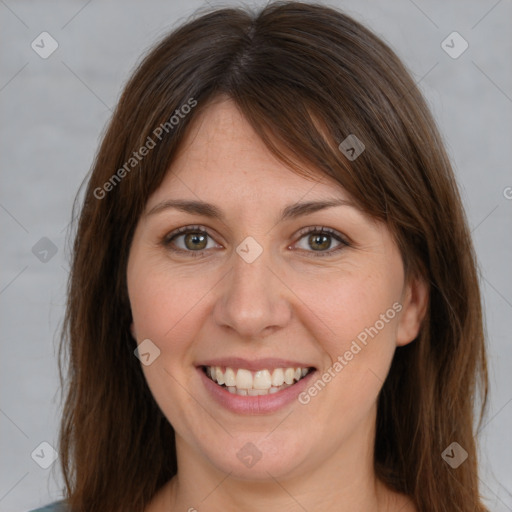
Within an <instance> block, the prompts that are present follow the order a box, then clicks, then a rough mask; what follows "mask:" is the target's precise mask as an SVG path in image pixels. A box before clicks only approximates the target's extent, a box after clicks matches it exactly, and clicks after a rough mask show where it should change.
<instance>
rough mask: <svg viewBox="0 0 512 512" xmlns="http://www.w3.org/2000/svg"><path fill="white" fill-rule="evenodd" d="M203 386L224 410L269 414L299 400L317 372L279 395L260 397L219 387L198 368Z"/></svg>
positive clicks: (279, 392) (313, 372)
mask: <svg viewBox="0 0 512 512" xmlns="http://www.w3.org/2000/svg"><path fill="white" fill-rule="evenodd" d="M197 370H198V372H199V375H200V377H201V379H202V381H203V384H204V386H205V388H206V389H207V391H208V392H209V393H210V395H211V396H212V397H213V399H214V400H215V401H216V402H217V403H218V404H219V405H221V406H223V407H224V408H226V409H228V410H229V411H231V412H235V413H237V414H268V413H272V412H275V411H278V410H279V409H282V408H284V407H286V406H287V405H288V404H290V403H292V402H293V401H294V400H297V396H298V395H299V394H300V393H302V392H303V391H304V390H305V389H306V388H307V386H308V383H309V381H310V380H311V379H312V378H313V376H314V374H315V373H316V371H312V372H310V373H308V374H307V375H306V376H305V377H303V378H302V379H300V380H299V382H296V383H295V384H293V385H292V386H289V387H287V388H286V389H283V390H281V391H278V392H277V393H272V394H268V395H258V396H241V395H235V394H233V393H231V392H230V391H228V389H227V388H224V387H222V386H219V385H218V384H217V383H215V382H213V380H211V379H210V378H209V377H207V376H206V374H205V373H204V371H203V370H202V368H197Z"/></svg>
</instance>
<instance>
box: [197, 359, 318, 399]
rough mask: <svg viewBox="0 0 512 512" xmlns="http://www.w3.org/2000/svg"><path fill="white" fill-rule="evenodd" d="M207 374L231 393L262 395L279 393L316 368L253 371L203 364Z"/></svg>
mask: <svg viewBox="0 0 512 512" xmlns="http://www.w3.org/2000/svg"><path fill="white" fill-rule="evenodd" d="M201 369H202V370H203V372H204V373H205V374H206V376H207V377H208V378H209V379H210V380H212V381H213V382H215V383H216V384H217V385H219V386H220V387H223V388H225V389H227V391H229V392H230V393H232V394H234V395H240V396H262V395H270V394H273V393H278V392H279V391H282V390H283V389H286V388H289V387H290V386H293V385H294V384H296V383H297V382H299V381H300V380H301V379H303V378H304V377H306V376H307V375H309V374H310V373H311V372H313V371H314V370H315V368H313V367H308V368H303V367H295V368H294V367H288V368H274V369H273V370H266V369H263V370H258V371H255V372H252V371H250V370H247V369H245V368H231V367H229V366H228V367H225V368H223V367H220V366H202V367H201Z"/></svg>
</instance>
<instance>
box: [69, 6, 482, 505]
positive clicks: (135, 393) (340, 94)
mask: <svg viewBox="0 0 512 512" xmlns="http://www.w3.org/2000/svg"><path fill="white" fill-rule="evenodd" d="M220 95H227V96H228V97H230V98H231V99H232V100H233V101H234V102H235V103H236V105H237V106H238V108H239V109H240V110H241V112H242V113H243V115H244V116H245V118H246V119H247V120H248V122H249V123H250V124H251V125H252V126H253V128H254V130H255V131H256V132H257V133H258V135H259V136H260V137H261V139H262V141H263V142H264V143H265V144H266V146H267V147H268V148H269V150H270V151H272V152H273V154H275V155H276V156H277V157H278V158H279V159H280V160H281V161H282V162H283V163H285V164H286V165H288V166H289V167H290V170H291V172H299V173H304V174H308V173H309V174H312V173H313V174H315V173H316V174H318V173H324V174H325V175H328V176H330V177H332V178H334V179H335V180H337V182H338V183H339V184H340V185H341V186H342V187H344V189H345V190H346V191H348V193H349V194H351V196H352V198H353V199H354V200H355V201H356V202H357V203H358V204H359V206H360V207H361V208H363V210H364V211H365V212H366V213H368V214H369V215H370V216H371V217H372V218H375V219H379V220H381V221H383V222H385V223H386V225H387V226H388V228H389V229H390V230H391V232H392V234H393V236H394V239H395V241H396V243H397V245H398V247H399V248H400V251H401V254H402V258H403V261H404V265H405V269H406V273H407V276H411V275H417V276H421V277H422V278H423V279H425V281H426V282H427V283H428V285H429V289H430V296H429V304H428V308H427V313H426V317H425V319H424V321H423V324H422V328H421V331H420V334H419V335H418V337H417V339H416V340H414V341H413V342H412V343H410V344H408V345H406V346H404V347H399V348H397V349H396V352H395V356H394V359H393V362H392V365H391V368H390V372H389V375H388V377H387V379H386V381H385V383H384V385H383V388H382V391H381V393H380V395H379V398H378V408H377V428H376V438H375V452H374V453H375V456H374V467H375V471H376V474H377V476H378V478H380V479H381V480H382V481H383V482H385V483H386V484H387V485H388V486H389V487H391V488H392V489H394V490H396V491H398V492H402V493H405V494H407V495H408V496H409V497H410V498H411V499H412V500H413V502H414V503H415V505H416V506H417V508H418V510H419V511H421V512H426V511H429V512H448V511H449V512H470V511H471V512H475V511H484V510H485V508H484V506H483V505H482V504H481V501H480V497H479V491H478V475H477V471H478V466H477V453H476V448H475V440H474V429H475V428H476V425H475V421H474V420H475V412H478V411H475V409H476V407H475V405H476V404H478V405H479V406H480V414H479V420H480V421H482V415H483V412H484V410H485V404H486V398H487V385H488V384H487V382H488V377H487V366H486V354H485V345H484V333H483V326H482V311H481V298H480V290H479V284H478V278H477V271H476V261H475V255H474V250H473V246H472V242H471V239H470V233H469V230H468V224H467V220H466V217H465V213H464V210H463V207H462V203H461V198H460V196H459V192H458V188H457V185H456V182H455V178H454V175H453V171H452V168H451V165H450V162H449V159H448V156H447V154H446V152H445V149H444V147H443V143H442V140H441V137H440V135H439V133H438V130H437V128H436V125H435V122H434V120H433V118H432V116H431V114H430V112H429V109H428V107H427V105H426V103H425V101H424V99H423V97H422V95H421V93H420V92H419V90H418V88H417V87H416V85H415V83H414V81H413V79H412V78H411V76H410V75H409V73H408V71H407V70H406V69H405V67H404V66H403V64H402V63H401V62H400V60H399V59H398V58H397V56H396V55H395V54H394V53H393V51H392V50H391V49H390V48H389V47H388V46H387V45H386V44H385V43H384V42H383V41H381V40H380V39H379V38H378V37H376V36H375V35H374V34H373V33H372V32H370V31H369V30H367V29H366V28H364V27H363V26H361V25H360V24H359V23H358V22H356V21H355V20H353V19H352V18H350V17H348V16H346V15H344V14H343V13H341V12H339V11H337V10H334V9H331V8H328V7H325V6H321V5H316V4H309V3H301V2H277V3H272V4H270V5H268V6H266V7H265V8H263V9H262V10H261V11H259V12H256V13H253V12H251V11H246V10H244V9H235V8H224V9H217V10H213V11H208V12H202V13H200V14H199V15H196V16H195V17H194V18H193V19H192V20H190V21H188V22H187V23H185V24H183V25H182V26H180V27H178V28H177V29H176V30H174V31H173V32H172V33H170V34H169V35H167V36H166V37H165V38H164V39H163V40H162V41H161V42H160V43H159V44H158V45H157V46H155V47H154V48H153V49H152V50H151V51H150V52H149V54H148V55H147V56H146V57H145V58H144V59H143V60H142V61H141V63H140V64H139V66H138V67H137V69H136V70H135V72H134V74H133V75H132V77H131V79H130V80H129V81H128V83H127V85H126V87H125V89H124V91H123V93H122V96H121V98H120V100H119V103H118V105H117V107H116V109H115V112H114V114H113V116H112V119H111V121H110V124H109V126H108V128H107V130H106V132H105V134H104V137H103V140H102V143H101V146H100V148H99V151H98V153H97V155H96V159H95V162H94V165H93V168H92V171H91V173H90V176H89V178H88V182H87V186H86V189H85V194H84V197H83V200H81V201H80V204H78V202H77V203H75V207H76V208H78V207H80V214H79V220H78V225H77V232H76V237H75V240H74V245H73V254H72V262H71V273H70V278H69V284H68V303H67V310H66V316H65V321H64V326H63V336H62V341H61V345H60V352H59V354H60V357H59V370H60V377H61V386H62V390H63V394H65V403H64V407H63V416H62V423H61V428H60V438H59V451H60V461H61V468H62V471H63V475H64V479H65V485H66V496H65V497H66V498H67V501H68V503H69V505H70V506H71V509H72V510H73V512H82V511H83V512H91V511H94V512H96V511H103V510H104V511H109V512H126V511H136V512H139V511H140V512H142V510H143V509H144V506H145V505H147V504H148V503H149V501H150V500H151V498H152V497H153V496H154V494H155V493H156V491H157V490H158V489H159V488H160V487H161V486H162V485H163V484H164V483H165V482H167V481H168V480H169V479H170V478H172V477H173V476H174V475H175V474H176V472H177V461H176V452H175V443H174V430H173V428H172V426H171V425H170V424H169V422H168V421H167V419H166V418H165V417H164V415H163V413H162V412H161V411H160V409H159V407H158V405H157V404H156V402H155V400H154V399H153V397H152V394H151V392H150V390H149V388H148V386H147V384H146V381H145V378H144V376H143V373H142V370H141V366H140V362H139V361H138V359H137V358H136V357H135V356H134V350H135V348H136V342H135V341H134V339H133V338H132V336H131V334H130V324H131V312H130V304H129V301H128V294H127V287H126V267H127V259H128V254H129V250H130V244H131V240H132V237H133V233H134V229H135V226H136V224H137V222H138V219H139V217H140V215H141V213H142V211H143V209H144V207H145V204H146V201H147V199H148V197H149V196H150V194H151V193H152V192H153V191H154V190H156V189H157V188H158V186H159V185H160V183H161V182H162V180H163V178H164V176H165V174H166V173H167V172H168V170H169V169H171V172H172V162H173V158H174V156H175V155H176V154H177V151H178V150H179V149H180V147H181V146H180V144H181V141H182V140H183V138H184V136H185V134H186V133H187V127H189V126H190V123H191V122H192V121H193V120H194V119H197V118H198V117H199V116H200V115H201V112H203V111H204V109H205V108H206V107H207V106H208V105H209V104H211V102H212V101H214V100H215V98H218V97H220ZM186 105H187V107H185V106H186ZM173 116H174V118H173ZM178 118H179V119H178ZM349 136H352V137H354V136H355V137H357V139H358V140H359V141H361V142H362V143H363V144H364V147H365V150H364V151H363V152H362V153H361V154H360V155H359V157H358V158H356V159H353V158H350V156H351V154H349V153H347V152H346V151H342V149H343V147H344V146H343V145H341V146H340V143H342V142H343V141H345V140H346V139H347V137H349ZM349 140H356V139H353V138H352V139H349ZM143 147H145V148H146V150H145V151H143V150H142V149H141V148H143ZM340 147H341V148H342V149H340ZM142 153H144V155H142ZM352 153H353V152H352ZM63 374H65V376H64V377H63ZM452 442H457V443H458V444H459V445H460V446H461V447H462V448H463V449H464V450H465V451H466V452H467V454H468V458H467V460H465V461H464V462H463V463H462V464H461V465H460V466H459V467H458V468H456V469H454V468H452V467H451V466H450V465H449V464H448V463H447V462H446V461H445V460H444V459H445V458H446V457H445V458H443V457H442V453H443V451H444V450H445V449H446V448H447V447H448V446H449V445H450V444H451V443H452Z"/></svg>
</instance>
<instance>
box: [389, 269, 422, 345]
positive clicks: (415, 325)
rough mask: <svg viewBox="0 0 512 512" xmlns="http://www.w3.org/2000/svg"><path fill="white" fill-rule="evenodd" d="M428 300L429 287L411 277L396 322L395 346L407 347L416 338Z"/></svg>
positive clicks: (418, 279)
mask: <svg viewBox="0 0 512 512" xmlns="http://www.w3.org/2000/svg"><path fill="white" fill-rule="evenodd" d="M428 300H429V287H428V285H427V283H426V282H425V280H424V279H423V278H421V277H413V278H411V279H410V280H409V283H408V284H407V285H406V287H405V289H404V294H403V299H402V306H403V309H402V312H401V315H400V319H399V320H398V329H397V336H396V344H397V346H403V345H407V344H408V343H410V342H411V341H413V340H414V339H416V337H417V336H418V334H419V332H420V328H421V324H422V321H423V319H424V317H425V314H426V311H427V307H428Z"/></svg>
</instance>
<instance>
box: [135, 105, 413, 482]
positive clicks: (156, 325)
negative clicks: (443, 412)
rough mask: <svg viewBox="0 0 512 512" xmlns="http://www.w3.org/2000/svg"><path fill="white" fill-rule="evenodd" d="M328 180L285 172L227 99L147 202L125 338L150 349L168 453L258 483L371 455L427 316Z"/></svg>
mask: <svg viewBox="0 0 512 512" xmlns="http://www.w3.org/2000/svg"><path fill="white" fill-rule="evenodd" d="M329 179H330V178H329ZM329 179H328V178H325V177H323V176H322V175H321V174H320V173H318V176H317V178H315V179H306V178H304V177H302V176H299V175H298V174H296V173H294V172H293V171H291V170H290V169H288V168H287V167H285V166H284V165H283V164H282V163H280V162H279V161H278V160H276V159H275V158H274V157H273V156H272V155H271V154H270V153H269V151H268V150H267V149H266V147H265V146H264V144H263V143H262V142H261V141H260V140H259V139H258V137H257V136H256V134H255V133H254V132H253V130H252V128H251V127H250V125H249V124H248V123H247V122H246V121H245V119H244V118H243V117H242V116H241V114H240V113H239V112H238V110H237V109H236V107H235V106H234V104H233V103H232V102H231V101H230V100H224V101H222V102H218V103H216V104H212V105H211V106H210V107H209V108H208V110H206V111H205V113H204V114H202V117H201V118H200V119H199V122H197V123H196V124H195V125H194V127H193V129H192V130H191V131H190V133H189V135H188V137H187V139H186V141H185V142H184V144H183V146H182V150H181V152H180V155H179V156H178V158H177V159H176V160H175V161H174V163H173V164H172V167H171V169H170V170H169V172H168V174H167V176H166V178H165V179H164V181H163V183H162V184H161V186H160V187H159V188H158V189H157V190H156V191H155V192H154V194H153V195H152V196H151V197H150V198H149V200H148V202H147V205H146V209H145V212H144V213H143V215H142V216H141V218H140V220H139V223H138V225H137V228H136V230H135V234H134V239H133V243H132V246H131V249H130V256H129V262H128V269H127V281H128V291H129V298H130V303H131V308H132V314H133V325H132V332H133V334H134V336H135V338H136V339H137V342H138V343H139V344H140V343H142V342H143V340H150V341H144V343H145V345H144V346H143V347H144V350H141V352H144V351H147V352H148V353H149V354H150V356H147V362H150V364H144V365H143V366H142V368H143V371H144V374H145V377H146V379H147V383H148V385H149V387H150V389H151V392H152V393H153V395H154V397H155V399H156V401H157V403H158V405H159V407H160V408H161V410H162V411H163V413H164V414H165V416H166V417H167V419H168V420H169V422H170V423H171V424H172V425H173V427H174V429H175V431H176V440H177V441H176V442H177V449H178V457H180V456H181V455H183V456H184V454H188V455H187V457H188V458H189V459H193V460H195V461H196V462H198V463H199V464H200V465H201V466H202V467H208V468H210V469H211V470H212V471H213V470H216V471H222V472H224V473H231V474H232V476H236V477H239V478H242V479H256V480H258V479H268V478H269V474H271V475H273V476H274V477H276V478H279V477H285V476H292V475H298V474H306V473H308V472H310V471H312V470H314V469H315V468H317V467H319V466H321V465H322V464H325V462H326V461H327V460H331V461H332V460H335V459H336V457H337V456H339V457H342V455H341V454H343V457H345V460H347V458H348V459H351V458H352V459H353V460H354V464H357V457H358V456H360V454H361V450H367V448H368V446H367V445H368V443H369V442H370V441H371V440H372V435H373V434H372V432H373V430H372V429H373V428H374V424H375V417H376V416H375V414H376V400H377V396H378V393H379V391H380V389H381V387H382V385H383V381H384V379H385V377H386V375H387V372H388V370H389V366H390V363H391V360H392V357H393V354H394V351H395V348H396V346H397V345H400V344H405V343H407V342H409V341H411V340H412V339H413V338H414V337H415V336H416V334H417V330H418V322H419V316H420V315H419V314H418V312H419V309H421V308H420V307H419V306H418V305H417V304H416V302H417V301H416V296H417V295H418V293H417V291H415V288H414V286H413V285H410V284H408V283H406V282H405V281H404V270H403V264H402V259H401V256H400V253H399V251H398V248H397V246H396V244H395V243H394V241H393V238H392V236H391V234H390V232H389V231H388V229H387V228H386V226H385V225H383V224H380V223H376V222H375V221H373V220H372V219H370V218H369V217H367V216H365V215H364V214H363V213H362V212H361V211H360V210H359V209H358V208H357V207H356V206H355V204H354V203H353V202H352V201H351V198H350V197H349V196H348V195H347V193H346V192H345V191H344V190H343V189H342V188H341V187H340V185H339V184H337V183H336V182H335V181H328V180H329ZM177 201H179V202H180V203H179V204H178V205H177V203H176V202H177ZM191 202H194V203H199V204H195V205H193V204H191ZM206 203H208V204H209V205H210V206H206ZM304 203H314V204H317V206H316V207H315V206H312V205H311V204H310V205H309V206H308V207H305V206H303V207H300V206H298V205H301V204H304ZM321 203H329V204H330V205H329V206H326V205H325V204H323V206H322V204H321ZM158 351H159V353H158ZM212 367H213V372H212V370H211V368H212ZM212 374H213V379H215V380H216V382H214V380H212V378H211V375H212ZM283 379H284V380H283ZM297 379H298V380H297ZM358 454H359V455H358Z"/></svg>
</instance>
